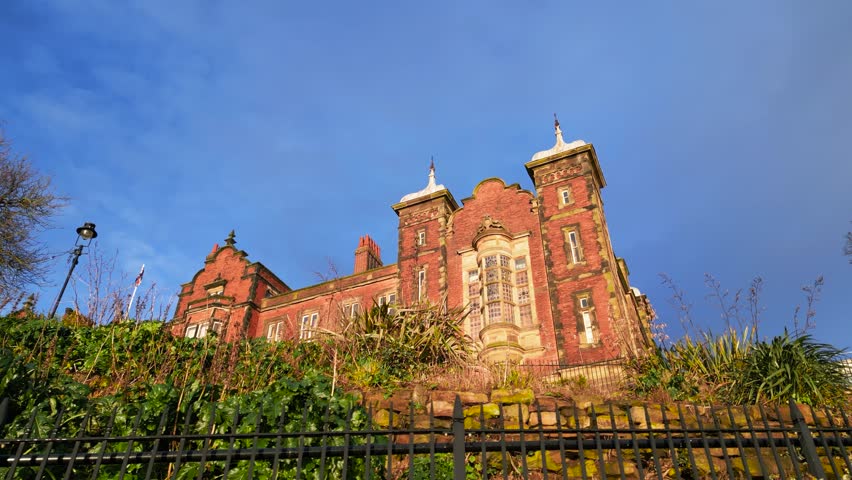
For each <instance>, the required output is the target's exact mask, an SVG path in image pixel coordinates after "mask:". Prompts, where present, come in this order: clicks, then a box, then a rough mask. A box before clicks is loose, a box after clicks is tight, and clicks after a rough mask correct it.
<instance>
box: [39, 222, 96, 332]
mask: <svg viewBox="0 0 852 480" xmlns="http://www.w3.org/2000/svg"><path fill="white" fill-rule="evenodd" d="M97 236H98V232H96V231H95V224H94V223H89V222H86V223H84V224H83V226H82V227H79V228H78V229H77V241H75V242H74V250H71V268H70V269H69V270H68V276H67V277H65V283H63V284H62V289H61V290H59V296H58V297H56V303H54V304H53V308H51V309H50V313H49V314H48V315H47V318H53V316H54V315H55V314H56V309H57V308H59V301H60V300H62V294H64V293H65V287H67V286H68V280H70V279H71V274H72V273H74V267H76V266H77V263H78V262H79V261H80V255H82V254H83V247H88V246H89V245H91V244H92V239H93V238H95V237H97ZM81 240H82V241H81ZM83 242H86V243H85V244H84V243H83Z"/></svg>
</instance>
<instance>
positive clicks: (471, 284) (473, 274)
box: [467, 269, 482, 341]
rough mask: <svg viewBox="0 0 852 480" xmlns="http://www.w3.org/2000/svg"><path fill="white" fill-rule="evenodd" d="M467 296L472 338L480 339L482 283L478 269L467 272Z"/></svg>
mask: <svg viewBox="0 0 852 480" xmlns="http://www.w3.org/2000/svg"><path fill="white" fill-rule="evenodd" d="M467 298H468V300H469V307H468V309H469V310H468V321H469V322H470V338H472V339H473V340H474V341H479V332H480V331H482V285H481V284H480V283H479V270H478V269H477V270H468V272H467Z"/></svg>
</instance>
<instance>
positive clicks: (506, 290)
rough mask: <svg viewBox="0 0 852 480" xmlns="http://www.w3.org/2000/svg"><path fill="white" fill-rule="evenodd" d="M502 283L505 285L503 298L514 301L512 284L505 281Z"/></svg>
mask: <svg viewBox="0 0 852 480" xmlns="http://www.w3.org/2000/svg"><path fill="white" fill-rule="evenodd" d="M502 285H503V300H506V301H508V302H511V301H513V300H514V299H513V298H512V284H510V283H503V284H502Z"/></svg>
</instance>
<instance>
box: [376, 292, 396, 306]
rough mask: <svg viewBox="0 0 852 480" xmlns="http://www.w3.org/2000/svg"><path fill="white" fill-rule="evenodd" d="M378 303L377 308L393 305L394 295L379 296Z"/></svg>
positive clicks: (394, 301)
mask: <svg viewBox="0 0 852 480" xmlns="http://www.w3.org/2000/svg"><path fill="white" fill-rule="evenodd" d="M378 302H379V306H382V305H393V304H395V303H396V293H387V294H384V295H379V298H378Z"/></svg>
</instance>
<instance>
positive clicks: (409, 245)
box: [393, 162, 459, 304]
mask: <svg viewBox="0 0 852 480" xmlns="http://www.w3.org/2000/svg"><path fill="white" fill-rule="evenodd" d="M458 208H459V206H458V203H456V200H455V198H453V196H452V194H451V193H450V191H449V190H447V189H446V188H445V187H444V186H443V185H436V184H435V163H434V162H432V164H431V165H430V166H429V182H428V183H427V185H426V188H424V189H423V190H420V191H419V192H414V193H410V194H408V195H406V196H404V197H402V199H401V200H400V201H399V203H397V204H396V205H394V206H393V210H394V211H395V212H396V214H397V215H398V216H399V254H398V257H397V265H398V268H399V294H400V299H401V301H402V303H404V304H413V303H417V302H420V301H427V300H428V301H429V302H432V303H437V302H440V301H442V299H444V298H445V297H446V295H447V288H448V283H447V268H446V266H447V243H446V239H447V220H448V219H449V217H450V215H451V214H452V213H453V212H454V211H456V210H457V209H458Z"/></svg>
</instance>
